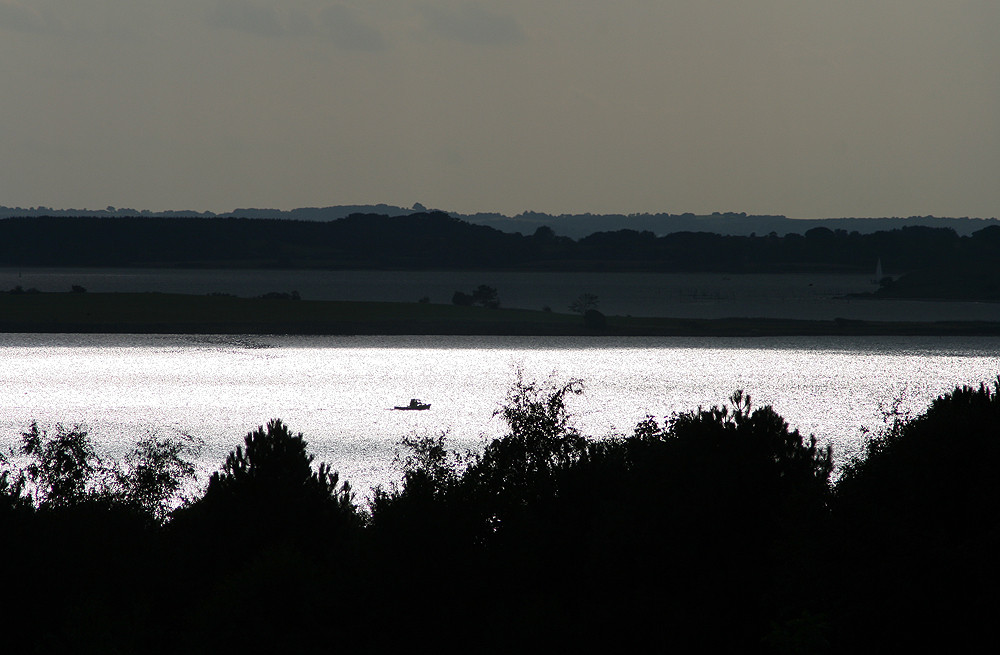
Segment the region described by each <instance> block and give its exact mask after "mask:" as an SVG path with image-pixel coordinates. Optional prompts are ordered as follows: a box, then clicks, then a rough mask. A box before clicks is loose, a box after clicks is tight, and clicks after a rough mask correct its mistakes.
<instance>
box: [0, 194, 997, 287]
mask: <svg viewBox="0 0 1000 655" xmlns="http://www.w3.org/2000/svg"><path fill="white" fill-rule="evenodd" d="M998 235H1000V226H996V225H994V226H989V227H987V228H984V229H982V230H979V231H977V232H975V233H973V234H972V235H971V236H959V235H958V234H957V233H956V232H955V231H954V230H951V229H946V228H930V227H921V226H912V227H904V228H902V229H896V230H891V231H885V232H875V233H872V234H861V233H860V232H847V231H846V230H830V229H828V228H825V227H813V228H811V229H810V230H808V231H807V232H806V233H805V234H804V235H799V234H788V235H785V236H778V235H777V234H774V233H772V234H769V235H767V236H747V237H745V236H726V235H719V234H712V233H708V232H675V233H671V234H668V235H666V236H660V237H658V236H656V235H655V234H654V233H653V232H650V231H644V232H638V231H635V230H618V231H615V232H597V233H594V234H591V235H589V236H587V237H583V238H581V239H579V240H574V239H570V238H568V237H561V236H557V235H556V234H555V232H554V231H553V230H552V229H551V228H548V227H545V226H542V227H539V228H537V229H536V230H535V232H534V233H533V234H532V235H530V236H524V235H521V234H512V233H506V232H501V231H499V230H497V229H494V228H491V227H487V226H484V225H474V224H471V223H469V222H467V221H463V220H460V219H458V218H455V217H452V216H449V215H448V214H445V213H442V212H429V213H415V214H409V215H400V216H387V215H384V214H352V215H350V216H347V217H345V218H341V219H337V220H333V221H304V220H289V219H280V220H279V219H249V218H219V217H208V218H205V217H174V218H167V217H149V216H132V217H125V216H109V217H93V216H79V217H63V216H39V217H26V218H7V219H0V266H4V267H30V266H49V267H51V266H95V267H186V268H258V269H259V268H282V269H292V268H298V269H310V268H312V269H356V270H364V269H401V270H420V269H450V270H476V269H491V270H501V269H507V270H535V271H570V270H576V271H654V272H723V273H788V272H799V273H803V272H811V273H824V272H826V273H834V272H836V273H861V274H870V275H873V276H874V270H875V264H876V262H878V261H880V262H881V264H882V267H883V270H884V271H885V273H886V274H887V275H889V276H891V277H893V278H899V276H900V275H902V274H904V273H913V272H922V273H921V275H922V276H923V277H918V278H916V279H917V282H916V283H913V282H911V281H908V280H909V278H907V277H903V278H899V279H898V280H897V281H896V282H894V283H893V284H891V285H888V286H885V287H884V288H883V289H882V290H881V291H879V293H880V294H882V295H887V296H892V295H897V296H900V297H936V298H942V297H943V298H953V297H954V298H963V299H982V300H993V299H996V298H995V297H996V295H997V294H996V290H995V289H994V288H993V287H994V286H995V282H996V279H995V274H994V273H992V269H993V267H994V264H995V262H996V261H1000V238H998ZM921 279H923V280H930V281H933V282H934V283H933V284H926V283H920V280H921ZM938 281H942V282H941V283H938Z"/></svg>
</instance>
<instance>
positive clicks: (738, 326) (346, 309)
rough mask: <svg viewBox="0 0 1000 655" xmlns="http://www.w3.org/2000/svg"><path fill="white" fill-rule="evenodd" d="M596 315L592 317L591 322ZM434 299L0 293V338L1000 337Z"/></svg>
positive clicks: (913, 327)
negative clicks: (587, 314) (587, 313)
mask: <svg viewBox="0 0 1000 655" xmlns="http://www.w3.org/2000/svg"><path fill="white" fill-rule="evenodd" d="M591 318H592V319H593V317H591ZM598 318H603V324H602V322H601V321H596V322H595V321H594V320H591V321H589V322H587V321H584V318H583V317H582V316H579V315H574V314H558V313H554V312H545V311H532V310H523V309H484V308H482V307H458V306H454V305H440V304H431V303H388V302H339V301H308V300H288V299H275V298H237V297H233V296H196V295H183V294H162V293H22V294H0V332H6V333H13V332H51V333H122V334H123V333H154V334H156V333H160V334H301V335H326V334H329V335H350V334H390V335H391V334H428V335H435V334H440V335H526V336H530V335H538V336H548V335H552V336H558V335H595V336H596V335H611V336H796V335H802V336H823V335H846V336H851V335H858V336H860V335H969V336H972V335H977V336H978V335H1000V322H986V321H937V322H891V321H858V320H846V319H835V320H832V321H819V320H794V319H770V318H739V317H734V318H721V319H691V318H643V317H631V316H627V317H626V316H607V317H598Z"/></svg>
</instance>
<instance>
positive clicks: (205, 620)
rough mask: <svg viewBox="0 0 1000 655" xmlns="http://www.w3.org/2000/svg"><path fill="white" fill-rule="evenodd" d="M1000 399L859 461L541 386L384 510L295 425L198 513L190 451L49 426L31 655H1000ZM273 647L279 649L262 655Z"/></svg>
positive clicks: (40, 442) (13, 486) (33, 539)
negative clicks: (620, 420) (418, 654)
mask: <svg viewBox="0 0 1000 655" xmlns="http://www.w3.org/2000/svg"><path fill="white" fill-rule="evenodd" d="M998 390H1000V380H998V381H997V384H996V386H995V387H994V388H988V387H985V386H980V387H979V388H978V389H974V388H968V387H963V388H956V389H955V390H954V391H952V392H951V393H950V394H947V395H945V396H942V397H940V398H938V399H937V400H935V401H934V402H933V403H932V404H931V406H930V407H929V408H928V409H927V410H926V412H925V413H924V414H922V415H920V416H918V417H916V418H913V419H909V418H906V417H900V416H898V415H897V416H895V417H893V420H892V422H891V423H888V424H887V426H886V427H885V429H884V430H883V431H881V432H880V433H878V434H877V435H876V436H875V437H874V438H872V439H871V441H870V443H869V444H868V446H867V450H866V452H865V454H864V455H863V456H862V457H861V458H859V459H857V460H855V461H853V462H851V463H849V464H848V465H847V466H846V468H845V471H844V473H843V475H842V477H841V478H840V479H839V480H838V481H837V483H836V484H831V483H830V475H831V471H832V454H831V452H830V450H829V449H828V448H820V447H818V446H817V444H816V442H815V440H814V439H812V438H804V437H803V436H802V435H800V434H799V433H798V432H797V431H795V430H790V429H789V427H788V425H787V424H786V423H785V421H784V420H783V419H782V418H781V417H780V416H779V415H778V414H776V413H775V412H774V410H773V409H771V408H770V407H761V408H754V407H753V406H752V405H751V402H750V398H749V397H748V396H746V395H744V394H743V393H742V392H737V393H736V394H734V395H733V397H732V398H731V399H730V403H729V404H728V405H727V406H725V407H713V408H711V409H699V410H696V411H689V412H685V413H681V414H674V415H672V416H670V417H668V418H667V419H666V420H665V421H663V422H660V421H658V420H657V419H655V418H652V417H650V418H648V419H647V420H645V421H643V422H642V423H640V424H639V425H638V426H636V428H635V430H634V432H633V433H632V434H630V435H627V436H622V437H616V438H607V439H602V440H593V439H589V438H587V437H585V436H583V435H581V434H579V433H578V432H577V431H576V430H575V429H574V428H573V427H572V422H571V417H570V415H569V413H568V412H567V409H566V402H565V401H566V400H567V398H569V397H570V396H571V395H573V394H576V393H579V392H580V391H581V386H580V383H579V382H577V381H570V382H568V383H566V384H563V385H556V386H551V387H547V386H544V385H537V384H535V383H531V382H526V381H523V380H518V381H517V382H516V384H515V385H514V386H513V387H512V389H511V391H510V394H509V396H508V398H507V400H506V403H505V404H504V406H503V408H502V409H501V410H500V411H499V413H500V414H501V415H502V418H503V419H504V420H505V421H506V424H507V426H508V428H509V429H508V431H507V434H506V436H504V437H502V438H499V439H497V440H495V441H493V442H492V443H490V444H489V445H487V446H486V448H485V449H484V450H483V451H482V452H481V453H472V454H469V453H467V454H464V455H460V454H456V453H451V452H449V451H448V450H447V448H446V446H447V444H446V441H445V436H444V435H440V436H424V437H419V438H418V437H413V438H408V439H405V440H404V441H403V442H402V445H405V446H406V447H408V449H409V453H410V455H409V456H408V457H407V458H406V459H405V461H404V465H405V475H404V478H403V480H402V482H401V484H400V485H398V486H393V487H391V488H389V489H378V490H375V492H374V494H373V498H372V500H371V502H370V505H369V507H368V508H366V509H363V508H361V507H359V506H358V505H357V504H356V502H355V497H354V495H353V493H352V491H351V489H350V487H349V485H348V484H347V483H346V482H342V481H340V480H339V478H338V475H337V473H336V472H334V471H332V470H331V468H330V467H329V466H328V465H326V464H320V465H319V466H314V465H313V462H312V457H311V456H310V455H309V454H308V451H307V446H306V442H305V441H304V439H303V437H302V435H301V434H297V435H296V434H294V433H292V432H291V431H290V430H289V428H288V427H287V426H285V425H284V424H283V423H281V422H280V421H277V420H275V421H272V422H270V423H269V424H268V425H267V426H266V427H261V428H258V429H257V430H254V431H253V432H251V433H249V434H247V435H246V438H245V443H244V445H243V446H241V447H239V448H237V449H236V450H235V451H234V452H232V453H231V454H230V455H229V457H228V458H227V459H226V461H225V463H224V465H223V467H222V468H221V470H219V471H217V472H216V473H214V474H213V475H212V476H211V479H210V480H209V481H208V484H207V487H205V489H204V491H203V492H198V493H197V494H195V496H194V497H192V498H188V499H186V500H185V501H184V502H183V503H182V504H181V505H180V506H179V507H177V508H176V509H173V510H171V509H170V508H171V507H174V506H175V505H176V499H177V494H178V493H179V492H180V491H181V490H182V489H183V488H184V483H185V482H186V481H187V479H188V478H189V477H190V475H191V473H192V470H193V469H192V467H191V465H190V464H189V463H188V461H187V459H186V458H187V457H189V456H190V451H189V448H190V447H191V444H188V443H181V442H173V441H168V440H156V439H149V440H146V441H144V442H142V443H140V444H139V445H138V446H137V447H136V449H135V450H134V451H133V452H132V453H130V454H129V455H128V456H127V457H126V458H125V459H124V460H123V461H122V462H110V463H109V462H102V461H100V460H99V459H98V457H97V455H96V454H95V453H94V451H93V448H92V446H91V444H90V442H89V440H88V439H87V436H86V434H85V433H82V432H80V431H79V430H66V429H62V428H57V430H56V434H55V435H54V436H53V435H50V434H48V433H46V432H45V431H44V430H40V429H39V428H38V427H37V426H35V425H32V426H31V428H30V429H28V430H27V431H26V432H25V433H24V435H22V440H21V448H20V449H19V450H15V451H12V452H11V453H9V454H8V456H7V458H6V460H4V461H3V471H4V472H3V473H2V474H0V535H2V539H0V556H2V561H3V565H4V570H3V614H2V619H0V621H2V625H0V628H2V634H3V637H4V643H5V645H6V646H8V647H9V648H10V650H9V651H8V652H40V653H52V652H67V653H68V652H73V653H78V652H101V653H132V652H135V653H152V652H165V653H176V652H186V653H200V652H206V653H208V652H211V653H219V652H278V651H279V650H280V652H375V651H383V652H384V651H385V650H386V649H388V648H390V647H399V646H408V647H416V648H419V647H423V648H429V649H433V650H434V651H463V652H468V651H479V652H482V651H504V652H509V651H511V650H517V651H522V650H526V649H530V650H537V649H539V648H542V647H547V648H553V649H558V650H559V651H561V652H565V651H569V650H570V649H574V650H584V651H595V650H598V649H601V648H603V647H606V646H611V645H615V646H616V650H617V649H624V648H629V647H635V648H642V650H643V652H645V651H649V650H657V651H661V652H662V651H667V650H679V651H680V652H774V653H798V652H803V653H823V652H869V651H882V652H885V651H888V652H902V651H904V650H907V649H909V650H917V649H916V648H915V647H917V646H920V647H922V648H920V649H919V650H921V651H923V650H924V649H927V648H931V649H936V648H939V647H942V646H944V647H948V649H949V650H959V651H961V650H965V648H964V647H965V646H969V645H971V644H975V643H979V640H980V639H986V640H987V642H985V643H989V640H992V639H993V636H994V619H995V617H994V614H993V610H994V607H995V600H996V593H997V591H996V589H997V583H1000V570H998V569H1000V564H998V560H997V557H996V553H997V552H998V548H1000V515H998V511H997V507H998V506H1000V484H998V483H1000V479H998V473H997V469H996V462H997V461H998V458H1000V397H998ZM261 649H263V651H262V650H261Z"/></svg>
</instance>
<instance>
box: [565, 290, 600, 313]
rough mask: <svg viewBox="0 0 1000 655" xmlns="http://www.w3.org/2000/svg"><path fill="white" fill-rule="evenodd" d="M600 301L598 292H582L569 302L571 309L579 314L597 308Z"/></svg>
mask: <svg viewBox="0 0 1000 655" xmlns="http://www.w3.org/2000/svg"><path fill="white" fill-rule="evenodd" d="M598 302H599V301H598V299H597V295H596V294H593V293H581V294H580V295H579V296H577V297H576V298H575V299H574V300H573V302H571V303H570V304H569V310H570V311H571V312H574V313H577V314H585V313H586V312H587V310H588V309H597V305H598Z"/></svg>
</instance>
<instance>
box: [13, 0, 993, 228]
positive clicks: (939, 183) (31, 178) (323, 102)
mask: <svg viewBox="0 0 1000 655" xmlns="http://www.w3.org/2000/svg"><path fill="white" fill-rule="evenodd" d="M998 35H1000V2H998V0H616V1H615V2H611V1H609V0H503V1H502V2H501V1H496V0H494V1H487V0H469V1H466V0H422V1H419V0H418V1H406V0H366V1H361V0H344V1H340V2H337V1H327V0H281V1H277V0H170V1H168V2H151V1H145V0H0V204H3V205H8V206H15V205H19V206H23V207H28V206H36V205H46V206H49V207H55V208H91V209H96V208H103V207H105V206H107V205H115V206H119V207H122V206H127V207H134V208H139V209H153V210H161V209H198V210H206V209H207V210H214V211H226V210H230V209H233V208H236V207H251V206H255V207H276V208H282V209H290V208H294V207H300V206H316V205H332V204H353V203H377V202H386V203H393V204H399V205H404V206H409V205H411V204H413V203H414V202H421V203H423V204H425V205H427V206H432V207H440V208H444V209H451V210H455V211H461V212H476V211H499V212H503V213H508V214H515V213H519V212H521V211H524V210H535V211H544V212H551V213H570V212H594V213H605V212H626V213H628V212H646V211H648V212H686V211H692V212H696V213H701V212H712V211H745V212H748V213H780V214H785V215H788V216H794V217H803V218H809V217H827V216H829V217H833V216H893V215H897V216H909V215H925V214H934V215H937V216H980V217H992V216H1000V36H998Z"/></svg>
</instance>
